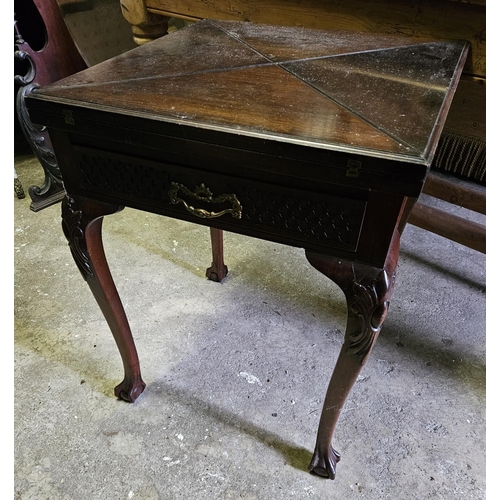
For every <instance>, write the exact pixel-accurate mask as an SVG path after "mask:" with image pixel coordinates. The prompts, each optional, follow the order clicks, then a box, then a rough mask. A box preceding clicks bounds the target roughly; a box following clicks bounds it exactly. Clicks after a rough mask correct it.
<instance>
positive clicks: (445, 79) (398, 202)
mask: <svg viewBox="0 0 500 500" xmlns="http://www.w3.org/2000/svg"><path fill="white" fill-rule="evenodd" d="M467 51H468V48H467V44H466V43H465V42H456V41H450V42H448V41H432V40H423V41H422V42H421V43H418V44H415V40H414V39H405V38H402V37H391V36H381V35H368V34H359V33H354V32H351V33H348V32H329V31H317V30H310V29H303V28H296V27H279V26H267V25H259V24H252V23H240V22H233V21H212V20H204V21H200V22H198V23H195V24H192V25H190V26H189V27H187V28H184V29H182V30H179V31H177V32H175V33H173V34H171V35H167V36H165V37H162V38H159V39H157V40H155V41H153V42H150V43H148V44H146V45H143V46H141V47H138V48H136V49H133V50H131V51H129V52H127V53H124V54H122V55H120V56H118V57H115V58H113V59H110V60H108V61H105V62H103V63H101V64H98V65H96V66H94V67H91V68H89V69H87V70H84V71H82V72H80V73H77V74H75V75H73V76H71V77H69V78H66V79H64V80H61V81H59V82H56V83H54V84H52V85H49V86H46V87H43V88H39V89H36V90H35V91H34V92H32V93H31V95H30V96H29V97H28V98H27V104H28V109H29V112H30V116H31V119H32V121H33V122H35V123H39V124H41V125H44V126H46V127H47V130H48V132H49V134H50V137H51V141H52V144H53V147H54V151H55V155H56V157H57V159H58V163H59V165H60V169H61V174H62V178H63V182H64V187H65V190H66V197H65V199H64V201H63V205H62V218H63V229H64V233H65V235H66V237H67V239H68V242H69V247H70V249H71V252H72V254H73V257H74V259H75V261H76V264H77V266H78V268H79V269H80V271H81V274H82V275H83V277H84V278H85V280H86V281H87V283H88V285H89V286H90V289H91V291H92V293H93V294H94V296H95V298H96V300H97V302H98V304H99V306H100V308H101V309H102V312H103V313H104V316H105V318H106V320H107V322H108V324H109V327H110V329H111V331H112V333H113V335H114V338H115V340H116V343H117V346H118V349H119V352H120V354H121V357H122V359H123V365H124V372H125V377H124V380H123V382H122V383H120V384H119V385H118V386H117V387H116V389H115V394H116V396H117V397H118V398H121V399H123V400H125V401H130V402H133V401H134V400H136V398H137V397H138V396H139V395H140V394H141V393H142V391H143V390H144V388H145V384H144V382H143V381H142V378H141V372H140V367H139V359H138V355H137V352H136V348H135V345H134V341H133V338H132V334H131V332H130V328H129V324H128V320H127V317H126V315H125V312H124V310H123V307H122V304H121V301H120V298H119V296H118V293H117V291H116V288H115V286H114V283H113V279H112V276H111V274H110V271H109V268H108V265H107V263H106V258H105V255H104V250H103V245H102V239H101V226H102V220H103V217H104V216H106V215H108V214H112V213H114V212H117V211H119V210H121V209H122V208H123V207H133V208H135V209H139V210H144V211H147V212H153V213H156V214H161V215H165V216H168V217H173V218H176V219H182V220H185V221H190V222H195V223H198V224H202V225H205V226H208V227H210V229H211V234H212V242H213V245H214V247H213V248H214V263H213V264H214V266H213V268H212V269H211V273H212V277H214V276H215V279H221V278H222V277H223V275H224V272H225V268H224V264H223V260H222V257H221V238H222V231H223V230H227V231H233V232H235V233H239V234H242V235H247V236H249V237H256V238H262V239H265V240H269V241H274V242H278V243H282V244H286V245H292V246H296V247H301V248H304V249H305V254H306V257H307V259H308V261H309V262H310V264H311V265H312V266H313V267H315V268H316V269H318V270H319V271H320V272H322V273H323V274H325V275H326V276H328V277H329V278H330V279H331V280H333V281H334V282H335V283H337V284H338V285H339V286H340V287H341V289H342V290H343V292H344V293H345V296H346V300H347V307H348V319H347V328H346V334H345V342H344V344H343V347H342V349H341V352H340V354H339V357H338V360H337V363H336V366H335V369H334V372H333V375H332V378H331V381H330V384H329V387H328V390H327V394H326V398H325V402H324V407H323V411H322V415H321V418H320V422H319V429H318V433H317V440H316V447H315V450H314V454H313V457H312V461H311V464H310V466H309V470H310V471H312V472H314V473H316V474H318V475H321V476H324V477H329V478H332V479H333V478H334V477H335V470H336V463H337V462H338V460H339V458H340V455H339V454H338V453H337V452H336V451H335V450H334V449H333V447H332V444H331V441H332V438H333V431H334V428H335V425H336V422H337V420H338V417H339V414H340V411H341V409H342V406H343V404H344V402H345V400H346V398H347V396H348V394H349V392H350V390H351V388H352V386H353V384H354V382H355V380H356V378H357V376H358V374H359V372H360V370H361V367H362V366H363V364H364V363H365V362H366V360H367V359H368V356H369V354H370V352H371V350H372V348H373V345H374V342H375V340H376V338H377V336H378V334H379V332H380V329H381V326H382V323H383V321H384V318H385V317H386V314H387V310H388V307H389V300H390V297H391V294H392V291H393V287H394V280H395V272H396V263H397V259H398V252H399V240H400V236H401V232H402V230H403V228H404V225H405V222H406V219H407V217H408V215H409V213H410V211H411V207H412V205H413V204H414V202H415V201H416V200H417V198H418V196H419V194H420V191H421V188H422V185H423V182H424V180H425V177H426V174H427V170H428V167H429V165H430V163H431V161H432V158H433V154H434V151H435V148H436V145H437V142H438V139H439V136H440V133H441V129H442V126H443V123H444V120H445V118H446V114H447V111H448V108H449V106H450V102H451V99H452V97H453V93H454V90H455V88H456V85H457V81H458V79H459V76H460V73H461V69H462V67H463V65H464V62H465V59H466V56H467ZM216 256H218V257H217V258H215V257H216ZM262 258H264V256H263V257H262Z"/></svg>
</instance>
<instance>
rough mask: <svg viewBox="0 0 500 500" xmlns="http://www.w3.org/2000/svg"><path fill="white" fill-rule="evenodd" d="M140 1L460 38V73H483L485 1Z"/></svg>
mask: <svg viewBox="0 0 500 500" xmlns="http://www.w3.org/2000/svg"><path fill="white" fill-rule="evenodd" d="M141 2H142V0H141ZM129 3H130V1H129ZM131 3H136V2H131ZM146 6H147V9H148V11H149V12H151V13H155V14H163V15H166V16H172V17H180V18H188V19H189V18H191V19H200V18H210V19H228V20H229V19H232V20H239V21H251V22H256V23H267V24H278V25H291V26H307V27H311V28H319V29H331V30H347V31H357V32H360V33H386V34H399V35H403V36H412V37H416V38H419V37H432V38H434V39H436V38H438V39H466V40H468V41H470V42H471V44H472V51H471V57H470V60H469V62H468V64H467V66H466V67H465V68H464V73H467V74H472V75H476V76H481V77H485V76H486V15H485V11H486V0H476V1H472V2H460V1H450V0H426V1H423V0H420V1H417V2H409V1H401V0H382V1H381V0H379V1H377V2H371V1H368V0H351V1H349V2H345V1H336V0H308V1H302V0H252V1H245V0H231V1H227V0H209V1H200V0H146Z"/></svg>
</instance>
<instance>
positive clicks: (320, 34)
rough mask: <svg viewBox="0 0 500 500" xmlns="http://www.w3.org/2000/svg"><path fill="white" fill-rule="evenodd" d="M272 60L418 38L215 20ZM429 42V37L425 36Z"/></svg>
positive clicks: (404, 42)
mask: <svg viewBox="0 0 500 500" xmlns="http://www.w3.org/2000/svg"><path fill="white" fill-rule="evenodd" d="M212 22H213V23H214V24H215V25H217V26H219V27H220V28H221V29H222V30H224V31H226V32H227V33H228V34H229V35H231V36H233V37H234V38H235V39H237V40H240V41H241V42H242V43H245V44H247V45H248V46H249V47H252V48H253V49H255V50H256V51H257V52H259V53H261V54H262V55H263V56H265V57H266V58H268V59H269V60H270V61H273V62H285V61H292V60H301V59H310V58H312V57H314V58H316V57H323V56H333V55H343V54H349V53H357V52H363V51H367V50H375V49H386V48H393V47H401V46H403V45H414V44H415V38H410V37H404V36H401V35H386V34H380V33H363V34H362V35H360V33H358V32H355V31H331V30H317V29H311V28H303V27H297V26H273V25H266V24H255V23H244V22H243V23H242V22H238V21H212ZM422 41H426V39H422Z"/></svg>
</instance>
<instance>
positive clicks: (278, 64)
mask: <svg viewBox="0 0 500 500" xmlns="http://www.w3.org/2000/svg"><path fill="white" fill-rule="evenodd" d="M209 24H210V25H212V27H213V28H214V29H215V30H216V31H217V32H218V33H219V34H220V35H222V36H223V38H225V37H228V38H230V39H232V40H233V41H235V42H236V45H242V46H244V47H245V48H246V49H248V50H249V51H251V53H253V54H256V55H258V56H259V58H262V59H263V61H264V62H261V63H255V62H253V63H251V64H239V65H232V66H224V67H217V68H203V69H200V70H195V71H179V72H177V73H171V74H169V75H165V74H159V75H146V76H136V77H127V78H126V79H124V78H121V79H113V80H107V81H102V80H101V81H97V82H96V81H93V82H81V83H78V82H76V83H73V84H71V77H70V78H69V79H66V80H65V81H63V82H61V84H60V85H58V84H57V83H56V84H53V85H52V86H51V87H52V88H53V89H58V88H61V87H62V88H66V89H68V90H70V89H72V88H73V89H77V88H89V87H100V88H102V87H106V86H110V85H117V84H124V83H127V84H130V83H132V84H133V83H135V82H137V83H140V82H146V81H150V82H151V81H155V80H168V79H176V78H186V77H189V76H196V75H204V74H215V73H224V72H226V73H228V72H236V71H242V70H249V69H254V68H263V67H275V68H279V69H280V70H282V71H284V72H286V73H287V74H289V75H290V76H291V77H293V78H294V79H295V80H296V81H297V82H298V83H299V84H300V85H304V86H306V87H308V88H309V89H311V90H312V91H313V92H315V93H317V94H319V95H321V97H322V98H324V99H327V100H328V101H329V102H331V103H332V104H334V105H335V106H338V107H340V108H342V109H344V110H345V111H346V112H347V113H349V114H351V115H353V116H355V117H356V118H357V119H359V120H361V121H363V122H364V123H366V124H367V125H369V126H370V127H371V128H373V129H375V130H377V131H378V132H380V133H382V134H384V135H386V136H387V137H388V138H391V139H392V140H394V141H396V142H398V143H400V144H401V145H405V146H406V147H408V148H409V149H411V150H413V151H414V152H416V153H418V154H420V153H421V150H420V149H419V148H417V147H415V145H414V144H411V143H409V142H408V141H406V140H405V139H404V138H403V137H401V135H398V133H393V132H392V131H391V130H389V129H388V128H386V127H384V126H381V123H379V122H377V121H374V120H372V119H370V118H369V117H367V116H366V115H365V114H364V113H363V112H359V110H357V109H356V105H355V103H354V106H353V102H352V101H351V103H350V104H349V102H348V103H347V104H346V102H344V101H343V100H341V99H339V98H337V97H336V96H335V95H332V93H329V92H328V89H327V91H325V90H324V89H321V88H319V87H318V86H317V85H314V83H312V82H311V81H307V79H305V78H304V77H303V76H300V75H298V74H297V73H296V71H295V68H296V67H297V66H299V65H300V64H301V63H306V64H307V63H310V64H312V63H315V62H318V61H322V60H330V61H337V60H339V59H344V60H346V59H347V60H348V61H350V58H352V57H356V56H357V55H366V54H367V53H385V54H387V53H388V52H392V51H395V50H396V51H397V50H402V49H404V50H412V48H414V47H418V46H422V43H418V44H415V43H412V44H404V43H402V44H400V45H392V46H384V47H382V48H380V47H379V48H374V49H363V50H355V51H345V50H343V51H342V52H341V53H335V54H331V53H327V54H323V55H319V56H311V57H305V58H304V57H301V58H293V59H286V60H281V61H276V60H272V59H271V58H270V56H269V55H267V54H266V53H264V52H262V51H261V50H259V49H258V48H256V47H254V46H253V45H251V44H250V43H248V41H246V40H244V39H242V38H241V36H239V34H238V33H234V32H231V31H228V30H227V29H225V28H224V27H221V26H220V25H218V24H216V23H213V22H212V21H210V23H209ZM424 44H425V43H424ZM236 45H235V46H236ZM272 48H273V47H272V46H270V49H272ZM136 50H137V49H136ZM245 54H246V53H245ZM249 54H250V52H249ZM238 55H239V54H238ZM244 57H247V56H246V55H244ZM248 57H249V58H250V59H251V56H250V55H249V56H248ZM271 57H272V56H271ZM228 61H230V59H226V60H225V61H224V62H226V63H227V62H228ZM219 62H220V61H219ZM325 68H327V70H328V71H331V70H332V69H333V70H336V69H337V68H336V67H335V65H333V66H325ZM320 69H321V68H320ZM356 69H358V68H356ZM104 74H105V73H104ZM369 74H370V76H371V77H373V78H377V75H376V74H375V73H374V72H373V71H370V72H369ZM379 76H380V77H382V78H380V81H384V80H387V79H388V76H390V77H393V75H390V74H389V73H387V72H386V73H384V72H382V73H380V75H379ZM68 80H69V81H68ZM68 83H69V85H68ZM400 83H401V82H400ZM404 83H411V84H412V85H418V82H415V81H412V80H408V79H406V80H405V82H404ZM422 86H424V85H423V84H422ZM426 88H427V86H426ZM344 97H345V96H344ZM76 100H78V99H76ZM396 132H397V131H396Z"/></svg>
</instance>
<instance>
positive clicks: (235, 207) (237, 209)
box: [168, 182, 242, 219]
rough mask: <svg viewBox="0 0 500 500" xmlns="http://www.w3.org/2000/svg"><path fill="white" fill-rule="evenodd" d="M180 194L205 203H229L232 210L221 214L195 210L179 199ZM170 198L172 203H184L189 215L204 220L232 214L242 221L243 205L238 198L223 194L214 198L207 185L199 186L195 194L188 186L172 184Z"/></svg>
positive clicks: (201, 209)
mask: <svg viewBox="0 0 500 500" xmlns="http://www.w3.org/2000/svg"><path fill="white" fill-rule="evenodd" d="M179 192H181V193H183V194H185V195H187V196H190V197H192V198H195V199H196V200H198V201H203V202H205V203H224V202H229V203H231V205H232V208H226V209H225V210H221V211H220V212H209V211H208V210H204V209H203V208H194V207H193V206H191V205H189V204H188V203H187V202H186V201H185V200H183V199H182V198H179V196H178V194H179ZM168 196H169V198H170V203H173V204H177V203H182V204H183V205H184V207H185V208H186V210H187V211H188V212H189V213H192V214H193V215H196V216H197V217H201V218H203V219H213V218H215V217H220V216H221V215H224V214H231V215H232V216H233V217H235V218H237V219H241V210H242V207H241V203H240V202H239V201H238V198H236V195H234V194H221V195H220V196H217V197H215V198H214V196H213V193H212V191H210V189H208V188H207V187H206V186H205V184H201V185H200V186H197V187H196V189H195V190H194V193H193V192H192V191H190V190H189V189H188V188H187V187H186V186H183V185H182V184H179V183H177V182H172V187H171V188H170V190H169V191H168Z"/></svg>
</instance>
